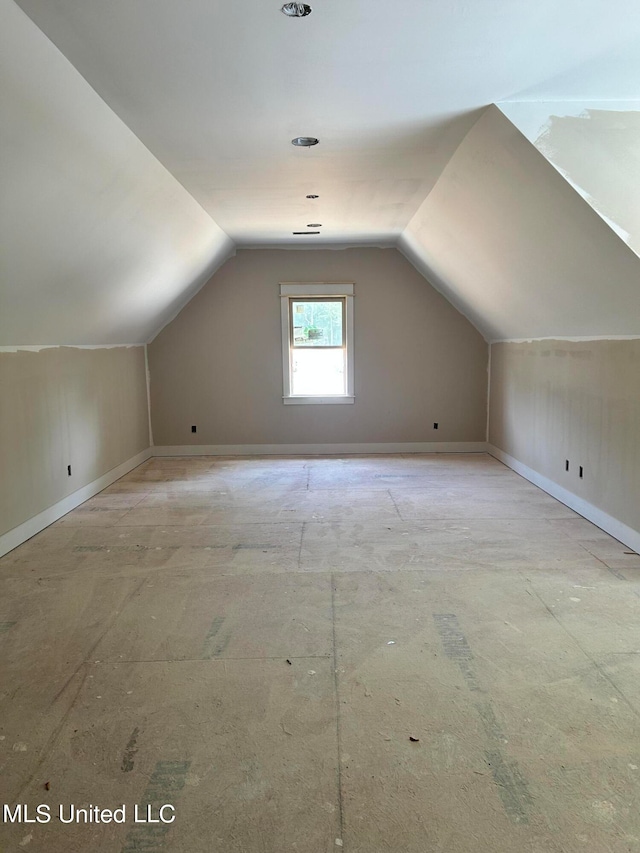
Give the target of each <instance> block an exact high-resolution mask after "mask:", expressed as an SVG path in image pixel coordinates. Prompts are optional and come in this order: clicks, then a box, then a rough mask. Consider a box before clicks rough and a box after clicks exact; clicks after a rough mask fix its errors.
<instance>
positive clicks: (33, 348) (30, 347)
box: [0, 341, 145, 352]
mask: <svg viewBox="0 0 640 853" xmlns="http://www.w3.org/2000/svg"><path fill="white" fill-rule="evenodd" d="M143 346H145V344H144V343H143V342H142V341H141V342H140V343H139V344H25V345H24V346H23V345H20V344H16V345H14V346H5V347H0V352H41V351H42V350H43V349H62V348H64V349H131V348H132V347H143Z"/></svg>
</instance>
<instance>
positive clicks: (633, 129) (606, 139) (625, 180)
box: [500, 101, 640, 254]
mask: <svg viewBox="0 0 640 853" xmlns="http://www.w3.org/2000/svg"><path fill="white" fill-rule="evenodd" d="M500 109H501V110H502V112H503V113H504V114H505V115H506V116H507V117H508V118H509V119H510V120H511V121H512V122H513V123H514V124H515V125H516V127H518V128H519V129H520V130H521V131H522V132H523V133H524V135H525V136H526V137H527V139H528V140H529V141H530V142H532V143H533V144H534V145H535V146H536V148H537V149H538V151H540V152H541V153H542V154H544V156H545V157H546V158H547V159H548V160H549V162H550V163H551V164H552V165H553V166H554V167H555V168H556V169H557V170H558V171H559V172H560V174H562V175H563V176H564V177H565V178H566V179H567V181H568V182H569V183H570V184H571V186H572V187H574V189H575V190H576V192H578V193H580V195H581V196H582V197H583V198H584V199H585V201H587V202H588V204H590V205H591V207H593V209H594V210H596V211H597V212H598V213H599V214H600V216H602V218H603V219H604V220H605V221H606V222H607V223H608V224H609V225H610V226H611V228H613V230H614V231H615V232H616V234H618V235H619V236H620V237H621V238H622V239H623V240H624V241H625V243H626V244H627V245H628V246H629V247H630V248H631V249H633V251H634V252H635V253H636V254H640V191H639V188H640V101H630V102H625V101H589V102H587V103H583V102H581V101H570V102H566V103H563V104H558V103H555V102H551V103H549V102H547V101H535V102H532V103H528V102H519V103H514V104H511V103H504V104H500Z"/></svg>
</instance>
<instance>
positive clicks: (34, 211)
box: [0, 0, 233, 346]
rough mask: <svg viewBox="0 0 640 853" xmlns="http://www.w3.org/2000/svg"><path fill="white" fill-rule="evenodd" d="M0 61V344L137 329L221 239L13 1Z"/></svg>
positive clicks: (214, 252) (152, 323) (166, 310)
mask: <svg viewBox="0 0 640 853" xmlns="http://www.w3.org/2000/svg"><path fill="white" fill-rule="evenodd" d="M0 69H1V80H2V84H1V85H2V88H1V91H0V99H1V104H2V110H1V112H2V121H1V124H2V131H1V133H2V136H1V139H0V160H1V161H2V191H1V201H0V234H1V238H0V240H1V245H0V256H1V257H0V344H2V345H3V346H7V345H27V344H30V345H43V344H117V343H137V342H142V341H146V340H147V339H148V338H149V337H150V336H151V335H152V334H153V332H154V331H156V330H157V328H158V327H159V326H161V325H163V324H164V322H166V320H168V319H169V318H170V317H171V316H173V314H175V312H176V311H177V310H178V308H179V307H180V306H181V305H182V304H184V302H185V300H186V299H188V298H189V296H190V294H192V293H193V292H194V290H195V289H197V288H198V286H199V285H200V284H202V283H204V281H205V280H206V279H207V278H208V276H209V274H210V273H211V272H212V271H213V270H215V269H216V268H217V266H219V264H220V263H221V262H222V261H223V260H224V259H225V258H226V257H227V256H228V255H229V253H230V252H231V251H232V250H233V244H232V242H231V240H230V239H229V238H228V237H227V235H226V234H225V233H224V232H223V231H222V230H221V229H220V228H219V226H218V225H217V224H216V223H215V222H213V220H212V219H211V218H210V216H209V215H208V214H207V213H205V211H204V210H203V209H202V208H201V207H200V205H199V204H198V203H197V202H196V201H195V200H194V199H193V198H192V197H191V196H190V195H189V193H187V192H186V190H185V189H184V188H183V187H182V186H181V185H180V184H179V183H178V181H176V179H175V178H174V177H173V176H172V175H171V174H169V172H167V170H166V169H165V168H164V167H163V166H162V165H161V164H160V163H159V162H158V161H157V159H156V158H155V157H154V156H153V155H152V154H151V153H150V152H149V151H148V150H147V149H146V148H145V147H144V145H143V144H142V143H141V142H140V140H139V139H137V137H136V136H135V135H134V134H133V133H132V132H131V131H130V130H129V129H128V128H127V127H126V125H125V124H124V123H123V122H122V121H121V120H120V119H119V118H118V117H117V116H116V115H115V114H114V113H113V111H112V110H111V109H109V107H108V106H107V105H106V104H105V103H104V102H103V101H102V100H101V98H99V97H98V95H96V93H95V92H94V91H93V90H92V89H91V88H90V86H89V85H88V83H87V82H86V81H85V80H84V79H83V78H82V77H81V76H80V74H79V73H78V72H77V71H76V70H75V69H74V68H73V67H72V66H71V65H70V64H69V62H68V60H66V59H65V58H64V56H62V54H60V53H59V52H58V51H57V50H56V49H55V48H54V47H53V45H52V44H51V42H50V41H49V40H48V39H47V38H46V37H45V36H44V35H43V34H42V33H41V32H40V30H39V29H38V28H37V27H35V26H34V25H33V23H32V22H31V21H30V20H29V19H28V18H27V17H26V16H25V15H24V13H23V12H22V11H21V10H20V9H18V7H17V6H16V5H15V4H14V3H13V0H0Z"/></svg>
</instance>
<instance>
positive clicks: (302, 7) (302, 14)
mask: <svg viewBox="0 0 640 853" xmlns="http://www.w3.org/2000/svg"><path fill="white" fill-rule="evenodd" d="M281 11H282V12H284V14H285V15H288V16H289V17H290V18H306V17H307V15H310V14H311V11H312V9H311V6H309V4H308V3H285V4H284V6H283V7H282V10H281Z"/></svg>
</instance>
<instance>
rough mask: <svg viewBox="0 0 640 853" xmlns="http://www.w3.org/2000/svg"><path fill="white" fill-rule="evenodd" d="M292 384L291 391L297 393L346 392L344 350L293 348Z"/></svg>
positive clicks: (324, 393)
mask: <svg viewBox="0 0 640 853" xmlns="http://www.w3.org/2000/svg"><path fill="white" fill-rule="evenodd" d="M291 386H292V387H291V393H292V394H296V395H305V396H324V395H327V396H330V395H333V394H345V393H346V390H345V382H344V350H343V349H316V350H314V349H294V350H292V351H291Z"/></svg>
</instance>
